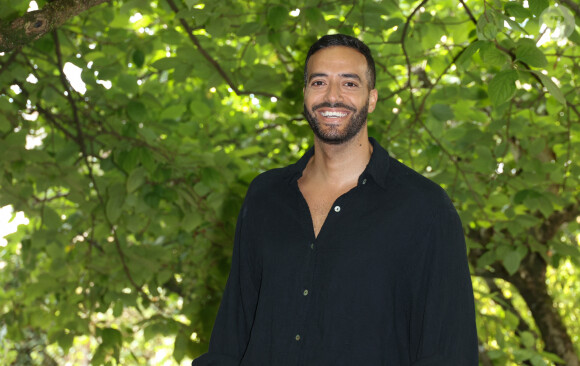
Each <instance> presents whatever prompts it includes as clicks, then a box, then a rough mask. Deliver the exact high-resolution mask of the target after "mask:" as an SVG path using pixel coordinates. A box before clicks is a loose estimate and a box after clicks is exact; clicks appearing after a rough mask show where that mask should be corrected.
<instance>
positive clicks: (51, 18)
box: [0, 0, 110, 52]
mask: <svg viewBox="0 0 580 366" xmlns="http://www.w3.org/2000/svg"><path fill="white" fill-rule="evenodd" d="M109 1H110V0H56V1H53V2H50V3H48V4H46V6H44V7H43V8H42V9H40V10H36V11H31V12H28V13H26V14H24V15H22V16H21V17H19V18H16V19H14V20H13V21H11V22H9V23H0V52H10V51H12V50H14V49H16V48H19V47H22V46H24V45H26V44H28V43H30V42H32V41H35V40H37V39H38V38H40V37H42V36H43V35H45V34H46V33H49V32H51V31H53V30H54V29H57V28H58V27H59V26H61V25H62V24H64V23H65V22H66V21H67V20H68V19H70V18H72V17H74V16H76V15H78V14H80V13H82V12H84V11H86V10H88V9H90V8H92V7H94V6H96V5H99V4H102V3H105V2H109Z"/></svg>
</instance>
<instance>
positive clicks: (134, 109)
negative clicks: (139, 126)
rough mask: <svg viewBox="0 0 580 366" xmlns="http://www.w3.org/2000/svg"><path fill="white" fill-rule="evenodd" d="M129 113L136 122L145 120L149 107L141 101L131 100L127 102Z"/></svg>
mask: <svg viewBox="0 0 580 366" xmlns="http://www.w3.org/2000/svg"><path fill="white" fill-rule="evenodd" d="M127 115H128V116H129V118H131V119H132V120H133V121H135V122H143V121H145V119H146V118H147V109H146V108H145V105H144V104H143V103H141V102H139V101H134V100H132V101H130V102H129V104H127Z"/></svg>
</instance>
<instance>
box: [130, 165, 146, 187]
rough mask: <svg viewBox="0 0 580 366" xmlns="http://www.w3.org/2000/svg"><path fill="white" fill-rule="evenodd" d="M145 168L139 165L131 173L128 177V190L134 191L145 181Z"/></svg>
mask: <svg viewBox="0 0 580 366" xmlns="http://www.w3.org/2000/svg"><path fill="white" fill-rule="evenodd" d="M145 173H146V171H145V168H143V167H139V168H136V169H135V170H133V171H132V172H131V174H129V177H127V192H128V193H133V192H134V191H135V190H137V188H139V187H141V185H142V184H143V183H144V182H145Z"/></svg>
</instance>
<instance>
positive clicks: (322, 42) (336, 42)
mask: <svg viewBox="0 0 580 366" xmlns="http://www.w3.org/2000/svg"><path fill="white" fill-rule="evenodd" d="M333 46H343V47H349V48H353V49H355V50H356V51H358V52H359V53H360V54H362V55H363V56H364V57H365V58H366V60H367V79H368V81H369V90H372V89H374V88H375V83H376V71H375V60H374V59H373V56H372V55H371V50H370V49H369V47H368V46H367V45H366V44H364V42H363V41H361V40H359V39H358V38H355V37H352V36H348V35H346V34H327V35H326V36H322V37H320V39H318V41H316V42H314V44H313V45H312V46H310V49H309V50H308V54H307V55H306V61H305V63H304V86H306V84H307V82H308V80H307V78H308V60H310V57H312V55H314V54H315V53H316V52H318V51H320V50H321V49H324V48H327V47H333Z"/></svg>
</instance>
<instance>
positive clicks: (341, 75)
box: [308, 72, 362, 82]
mask: <svg viewBox="0 0 580 366" xmlns="http://www.w3.org/2000/svg"><path fill="white" fill-rule="evenodd" d="M325 76H328V74H325V73H322V72H317V73H314V74H310V76H309V77H308V82H310V81H311V80H312V79H314V78H317V77H325ZM339 76H340V77H342V78H346V79H356V80H358V81H360V82H362V80H361V78H360V76H358V74H339Z"/></svg>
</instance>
